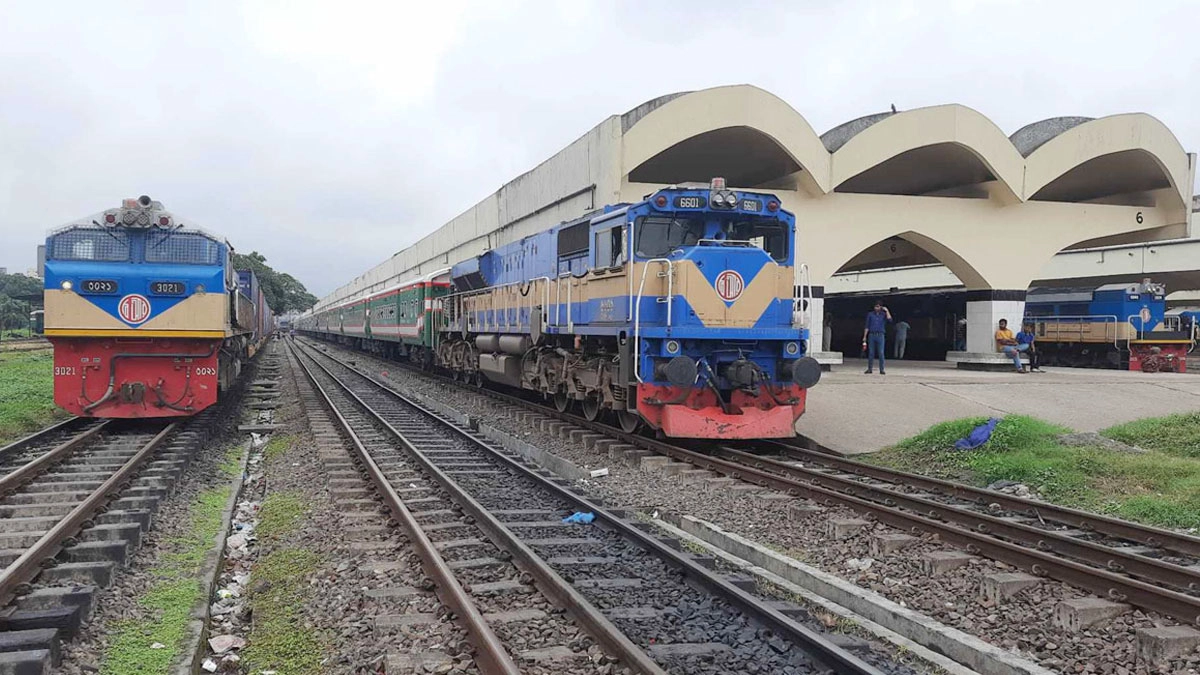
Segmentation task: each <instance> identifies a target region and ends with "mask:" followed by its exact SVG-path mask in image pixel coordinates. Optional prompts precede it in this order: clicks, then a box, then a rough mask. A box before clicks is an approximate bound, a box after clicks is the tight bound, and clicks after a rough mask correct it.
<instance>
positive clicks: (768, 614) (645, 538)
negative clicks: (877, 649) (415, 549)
mask: <svg viewBox="0 0 1200 675" xmlns="http://www.w3.org/2000/svg"><path fill="white" fill-rule="evenodd" d="M322 356H324V357H325V358H329V359H330V360H332V361H334V362H335V363H339V364H340V365H342V366H343V367H346V368H348V369H349V370H350V371H352V372H353V373H355V374H356V375H357V376H358V377H360V378H362V379H364V380H366V381H368V382H370V383H371V384H372V385H373V387H375V388H377V389H379V390H380V391H382V392H384V393H385V394H386V395H388V396H390V397H393V398H395V399H396V400H398V401H400V402H402V403H403V404H405V405H407V406H410V407H412V408H414V409H417V410H420V411H422V412H424V413H425V414H427V415H429V416H430V417H431V418H432V419H434V420H436V421H437V423H438V424H440V425H442V426H444V427H445V428H446V429H448V430H449V431H451V432H452V433H454V434H455V435H456V436H458V437H459V438H460V439H462V440H463V441H465V442H467V443H470V444H472V445H474V446H476V447H478V448H479V449H481V450H483V451H485V452H486V453H488V454H489V455H490V456H491V457H492V458H494V459H495V460H496V461H497V462H499V463H501V464H503V465H504V466H505V467H507V468H510V469H512V470H514V471H516V472H517V473H519V474H520V475H522V476H525V477H527V478H529V479H531V480H533V481H534V482H536V483H537V484H538V485H540V486H542V487H543V488H544V489H545V490H547V491H549V492H550V493H552V494H554V495H555V496H556V497H558V498H561V499H563V500H564V501H566V502H568V503H570V504H572V506H573V508H575V509H576V510H578V511H587V512H592V513H594V514H595V517H596V520H597V521H598V522H603V523H604V524H605V525H606V526H608V528H611V529H613V530H615V531H617V532H618V533H619V534H621V535H622V536H623V537H625V538H626V539H628V540H631V541H633V542H634V543H636V544H637V545H638V546H640V547H642V548H643V549H646V550H647V551H649V552H651V553H652V554H653V555H655V556H657V557H659V558H661V559H663V560H665V561H667V562H669V563H670V564H671V565H672V566H674V567H676V568H678V569H680V570H681V571H682V572H683V573H684V575H685V576H686V577H687V578H689V579H692V580H694V581H695V582H696V583H697V584H698V585H699V586H700V587H702V588H703V589H704V590H705V591H706V592H709V593H712V594H713V595H716V596H717V597H719V598H721V599H722V600H724V601H726V602H728V603H729V604H730V605H732V606H734V607H736V608H738V609H739V610H741V611H742V612H743V613H745V614H746V615H747V616H749V617H752V618H753V619H755V620H757V621H758V622H760V623H762V624H763V625H765V626H766V627H768V628H770V629H771V630H772V631H774V632H775V634H776V635H780V636H784V637H785V638H786V639H789V640H792V641H794V642H796V643H798V644H799V645H802V646H803V648H805V649H806V650H809V652H810V653H811V654H812V655H813V656H814V657H816V658H817V659H818V660H819V661H821V662H823V663H824V664H825V665H827V666H829V667H833V668H834V669H835V672H838V673H843V674H845V675H881V672H880V671H879V670H878V669H876V668H875V667H874V666H871V665H870V664H867V663H865V662H863V661H862V660H860V659H859V658H858V657H856V656H854V655H852V654H850V653H848V652H847V651H845V650H844V649H843V648H841V647H839V646H837V645H836V644H833V643H831V642H829V641H827V640H825V639H824V638H823V637H821V635H820V634H818V633H815V632H813V631H811V630H810V629H808V628H806V627H805V626H803V625H801V624H799V623H797V622H796V621H795V620H793V619H791V618H790V617H788V616H787V615H785V614H783V613H782V612H780V611H779V610H778V609H775V608H774V607H772V606H771V605H770V604H768V603H764V602H762V601H760V600H758V599H757V598H755V597H754V596H753V595H752V594H750V593H748V592H747V591H745V590H743V589H742V588H740V587H738V586H737V585H735V584H733V583H731V582H730V581H729V580H727V579H725V578H723V577H721V576H720V575H718V574H715V573H713V572H712V571H710V570H709V569H708V568H706V567H705V566H704V565H702V564H701V563H699V562H697V561H696V560H694V559H693V558H691V557H690V556H688V555H685V554H684V553H682V552H680V551H678V550H676V549H675V548H673V547H671V546H670V545H668V544H667V543H664V542H663V541H661V540H659V539H658V538H657V537H655V536H654V535H653V534H650V533H648V532H643V531H642V530H640V529H638V528H637V527H634V526H632V525H630V524H629V523H627V522H625V521H624V520H622V519H621V518H619V517H618V516H617V515H616V514H614V513H612V512H610V511H608V510H607V509H605V508H604V507H603V506H601V505H600V504H598V503H596V502H593V501H591V500H590V499H588V498H587V497H585V496H582V495H579V494H577V493H575V492H574V491H572V490H570V489H569V488H567V487H564V486H563V485H560V484H558V483H556V482H555V481H554V480H553V479H551V478H548V477H546V476H543V475H542V474H540V473H539V472H538V471H537V470H536V469H535V468H534V467H531V466H527V465H526V464H524V463H523V462H520V461H518V460H516V459H513V458H511V457H508V456H506V455H505V454H504V453H501V452H498V451H496V450H495V449H493V448H492V447H490V446H489V445H487V444H486V443H484V442H482V441H481V440H480V439H479V438H477V437H475V436H474V435H473V434H471V433H469V432H467V431H466V430H464V429H462V428H460V427H458V426H457V425H454V424H451V423H449V422H446V421H445V420H443V419H442V418H441V417H439V416H438V415H436V414H434V413H431V412H429V411H428V410H427V409H425V408H424V407H423V406H421V405H420V404H418V403H416V402H414V401H412V400H410V399H408V398H407V397H405V396H404V395H403V394H400V393H399V392H397V391H395V390H394V389H392V388H391V387H390V386H389V385H387V384H385V383H383V382H380V381H379V380H377V379H375V378H374V377H373V376H371V375H369V374H367V373H364V372H362V371H360V370H358V369H357V368H354V367H352V366H349V365H348V364H346V363H343V362H341V361H340V360H339V359H337V358H336V357H333V356H331V355H329V354H322ZM318 366H319V367H323V366H320V364H318ZM327 372H328V371H327ZM334 380H335V381H337V382H339V384H340V385H341V387H342V389H343V390H344V391H346V392H347V393H348V395H349V396H350V397H352V398H354V399H356V400H358V401H359V405H360V406H361V407H363V408H364V409H365V410H367V411H368V412H370V413H371V415H372V416H373V417H374V418H375V419H376V420H377V421H379V422H381V423H382V424H384V426H387V427H390V426H391V425H390V424H388V423H387V422H386V420H384V418H383V417H382V415H380V414H379V413H377V412H375V411H374V410H373V409H372V408H370V406H368V405H367V404H366V403H365V402H363V401H362V399H361V398H359V397H358V396H357V395H356V394H354V393H353V392H351V391H350V390H349V388H348V387H347V386H346V384H345V383H343V382H341V381H340V380H338V379H337V378H336V377H335V378H334ZM489 393H490V392H489ZM501 396H502V397H503V398H505V399H507V398H508V397H507V396H504V395H501ZM514 400H516V401H519V400H520V399H514ZM564 417H565V416H564ZM392 433H393V435H397V436H400V437H402V436H401V435H400V432H399V431H396V430H394V429H393V431H392ZM413 456H414V457H415V458H416V459H417V461H418V463H419V464H420V465H421V467H422V469H424V470H426V471H427V472H428V473H429V474H430V475H431V476H433V477H434V478H435V479H436V480H437V481H438V482H439V483H440V484H441V485H442V487H444V488H446V489H447V491H449V492H451V493H452V494H454V495H455V501H457V502H458V503H459V505H460V506H462V507H463V509H464V510H465V511H468V512H469V513H471V515H472V516H474V517H475V518H476V524H477V525H479V526H480V527H482V528H483V529H484V531H485V532H487V533H488V535H489V536H493V535H496V536H501V537H505V538H507V537H511V542H512V544H513V545H514V547H513V548H511V549H510V548H508V547H509V542H508V541H506V542H505V543H504V544H503V545H502V548H505V550H509V552H510V553H512V554H513V557H514V559H517V560H519V561H521V562H522V563H524V564H526V565H529V568H528V569H527V571H529V573H530V574H531V575H534V576H535V577H536V578H537V579H538V581H539V588H543V590H544V592H546V593H547V594H548V595H551V597H553V598H554V599H555V600H556V601H558V602H560V603H563V606H565V607H566V608H567V609H568V610H569V611H571V613H572V615H573V616H575V618H576V619H577V620H579V622H580V623H581V624H582V625H583V626H584V627H585V628H587V629H588V630H590V631H592V633H593V636H594V637H596V638H597V639H598V640H600V641H602V643H603V644H604V646H605V647H607V648H608V649H609V650H611V651H612V652H613V653H615V654H619V655H621V658H622V659H623V662H624V664H625V665H626V666H629V667H632V668H633V669H634V670H635V671H640V672H644V673H661V672H663V671H662V669H661V668H660V667H659V666H658V665H657V664H656V663H654V661H653V660H651V659H650V658H649V657H648V656H647V655H645V653H644V652H643V651H642V650H641V649H639V648H637V646H636V645H633V644H632V643H631V642H629V640H628V638H626V637H625V636H624V635H623V634H621V633H620V631H619V630H617V629H616V628H615V627H612V629H611V630H612V631H615V633H610V632H609V629H608V628H605V626H606V625H607V626H611V622H610V621H609V620H608V619H607V618H606V617H605V616H604V615H603V613H602V612H600V611H599V610H598V609H596V608H595V607H594V606H592V605H591V603H589V602H588V601H587V600H586V599H585V598H583V596H582V595H579V594H578V592H577V591H575V590H574V589H573V588H571V586H570V584H569V583H568V582H566V581H565V580H564V579H562V577H561V576H559V575H558V574H557V573H556V572H554V570H553V569H551V568H550V567H549V566H547V565H545V563H544V561H542V559H541V558H540V557H538V556H537V554H536V553H534V552H533V551H532V550H530V549H528V547H526V546H525V545H524V544H523V543H522V542H520V541H519V540H518V539H516V538H515V537H513V536H512V535H511V532H509V530H508V529H507V528H506V527H505V526H504V525H503V524H502V523H500V521H499V520H497V519H496V518H495V516H493V515H492V514H491V513H490V512H488V511H487V510H486V509H485V508H484V507H483V506H482V505H480V504H478V502H476V501H475V500H474V499H473V498H472V497H471V496H470V495H469V494H467V493H466V492H465V491H464V490H463V489H462V488H461V487H460V486H458V484H457V483H456V482H455V481H453V480H452V479H450V478H449V477H448V476H446V475H445V474H444V473H442V472H441V470H440V469H438V468H437V467H436V466H435V465H434V464H433V463H432V462H431V461H430V460H429V459H428V458H427V457H425V456H424V454H423V453H420V452H419V451H417V452H415V453H414V454H413ZM497 545H501V544H500V542H497ZM539 575H545V576H544V577H542V576H539ZM546 581H552V582H553V586H549V585H546V586H545V587H544V586H543V584H544V583H545V582H546ZM558 593H565V594H567V595H565V596H563V597H566V598H568V600H565V601H564V600H563V599H562V598H561V597H560V596H558V595H557V594H558ZM584 610H588V611H584ZM599 628H603V630H599ZM625 659H629V660H627V661H626V660H625Z"/></svg>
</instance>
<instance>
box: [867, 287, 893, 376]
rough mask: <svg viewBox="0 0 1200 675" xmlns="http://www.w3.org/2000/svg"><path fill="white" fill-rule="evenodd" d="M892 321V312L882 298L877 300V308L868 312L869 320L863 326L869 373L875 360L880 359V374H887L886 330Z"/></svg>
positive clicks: (868, 373)
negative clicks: (885, 305)
mask: <svg viewBox="0 0 1200 675" xmlns="http://www.w3.org/2000/svg"><path fill="white" fill-rule="evenodd" d="M891 321H892V313H891V312H889V311H888V308H887V307H884V306H883V301H882V300H876V301H875V308H874V309H873V310H871V311H870V312H867V322H866V325H865V326H864V327H863V348H864V349H866V350H867V369H866V370H865V371H864V372H865V373H866V374H867V375H870V374H871V372H872V371H871V367H872V366H873V365H874V360H875V359H876V358H878V359H879V374H880V375H886V374H887V371H885V370H884V354H883V349H884V339H883V336H884V331H885V330H887V325H888V324H889V323H891Z"/></svg>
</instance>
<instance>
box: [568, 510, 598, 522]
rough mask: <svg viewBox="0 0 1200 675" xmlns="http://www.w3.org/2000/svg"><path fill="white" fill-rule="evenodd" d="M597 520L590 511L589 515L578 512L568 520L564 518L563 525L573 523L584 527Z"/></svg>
mask: <svg viewBox="0 0 1200 675" xmlns="http://www.w3.org/2000/svg"><path fill="white" fill-rule="evenodd" d="M595 519H596V514H594V513H592V512H591V511H588V512H587V513H583V512H580V511H576V512H575V513H572V514H571V515H569V516H567V517H566V518H563V524H564V525H570V524H571V523H580V524H582V525H587V524H588V523H590V522H592V521H593V520H595Z"/></svg>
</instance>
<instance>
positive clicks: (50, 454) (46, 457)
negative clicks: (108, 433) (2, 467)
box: [0, 420, 112, 495]
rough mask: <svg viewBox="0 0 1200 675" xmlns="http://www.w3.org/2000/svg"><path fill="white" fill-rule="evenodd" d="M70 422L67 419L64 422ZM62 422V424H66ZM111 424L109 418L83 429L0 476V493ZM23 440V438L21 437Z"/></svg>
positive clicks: (33, 475) (21, 483)
mask: <svg viewBox="0 0 1200 675" xmlns="http://www.w3.org/2000/svg"><path fill="white" fill-rule="evenodd" d="M69 422H71V420H68V421H67V422H66V423H69ZM66 423H63V424H66ZM63 424H56V425H54V426H53V427H50V429H51V430H55V429H59V428H60V427H62V426H63ZM111 424H112V421H111V420H106V421H104V422H102V423H100V424H97V425H95V426H93V427H91V428H88V429H85V430H84V431H83V432H82V433H79V434H76V435H75V436H73V437H71V438H70V439H68V440H67V441H66V442H64V443H60V444H58V445H56V446H55V447H53V448H51V449H50V450H49V451H47V452H45V453H44V454H42V455H40V456H38V457H36V458H34V459H33V460H32V461H30V462H28V463H27V464H25V465H24V466H22V467H20V468H19V469H16V470H15V471H11V472H9V473H8V474H6V475H5V476H4V477H3V478H0V495H4V494H8V493H9V492H11V491H13V490H16V489H17V488H19V487H21V486H22V485H25V484H26V483H28V482H29V481H30V480H33V479H34V478H36V477H37V476H38V475H39V474H40V473H42V472H43V471H45V470H46V469H48V468H50V467H51V466H53V465H54V464H57V463H58V462H59V460H61V459H63V458H64V457H66V456H67V455H68V454H70V453H71V452H72V451H73V450H75V448H78V447H79V446H81V445H83V444H84V443H87V442H88V441H90V440H92V439H93V438H95V437H96V436H97V435H98V434H99V433H100V432H101V431H104V430H105V429H107V428H108V427H109V426H110V425H111ZM23 440H24V439H23Z"/></svg>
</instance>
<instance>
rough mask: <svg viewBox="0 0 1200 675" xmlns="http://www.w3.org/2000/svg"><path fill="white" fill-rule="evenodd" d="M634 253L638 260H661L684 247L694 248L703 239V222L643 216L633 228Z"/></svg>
mask: <svg viewBox="0 0 1200 675" xmlns="http://www.w3.org/2000/svg"><path fill="white" fill-rule="evenodd" d="M634 229H635V231H636V232H637V235H636V236H637V240H636V249H635V251H634V252H635V253H636V254H637V255H638V257H640V258H663V257H666V256H667V255H670V253H671V251H674V250H675V249H677V248H681V247H684V246H695V245H697V244H699V243H700V240H701V239H702V238H704V222H703V221H700V220H694V219H691V218H666V217H662V216H643V217H641V218H638V219H637V224H636V225H635V227H634Z"/></svg>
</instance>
